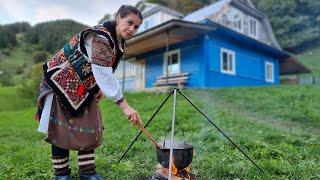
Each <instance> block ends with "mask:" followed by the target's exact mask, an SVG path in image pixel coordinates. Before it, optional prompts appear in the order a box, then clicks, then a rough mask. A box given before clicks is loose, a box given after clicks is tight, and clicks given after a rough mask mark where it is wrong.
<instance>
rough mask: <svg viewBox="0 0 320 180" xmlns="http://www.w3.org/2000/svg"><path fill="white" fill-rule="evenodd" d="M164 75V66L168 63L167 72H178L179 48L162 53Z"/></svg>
mask: <svg viewBox="0 0 320 180" xmlns="http://www.w3.org/2000/svg"><path fill="white" fill-rule="evenodd" d="M164 58H165V59H164V68H163V69H164V71H163V72H164V73H163V74H164V75H166V74H167V73H166V72H167V70H166V66H167V65H168V73H169V74H176V73H180V50H174V51H170V52H168V54H167V53H165V55H164Z"/></svg>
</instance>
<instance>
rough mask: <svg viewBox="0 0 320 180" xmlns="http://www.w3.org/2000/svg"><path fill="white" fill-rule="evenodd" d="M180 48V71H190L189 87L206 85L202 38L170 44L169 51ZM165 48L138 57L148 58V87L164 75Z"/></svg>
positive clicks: (146, 70)
mask: <svg viewBox="0 0 320 180" xmlns="http://www.w3.org/2000/svg"><path fill="white" fill-rule="evenodd" d="M176 49H180V72H181V73H183V72H189V79H188V82H187V84H186V86H188V87H204V85H205V77H204V73H205V71H204V67H203V64H204V62H205V60H204V58H203V49H202V40H201V38H197V39H193V40H189V41H186V42H183V43H179V44H175V45H170V46H169V51H172V50H176ZM164 53H165V48H162V49H158V50H156V51H152V52H149V53H147V54H143V55H140V56H139V57H138V58H139V59H142V58H145V59H146V69H145V73H146V74H145V77H146V82H145V84H146V87H147V88H149V87H153V84H154V83H155V82H156V79H157V77H158V76H162V75H164V72H163V70H164V67H163V54H164Z"/></svg>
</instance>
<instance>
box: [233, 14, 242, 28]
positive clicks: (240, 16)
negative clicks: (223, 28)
mask: <svg viewBox="0 0 320 180" xmlns="http://www.w3.org/2000/svg"><path fill="white" fill-rule="evenodd" d="M238 15H239V18H240V21H241V28H240V29H238V28H236V27H234V24H233V29H235V30H236V31H238V32H241V33H243V32H244V28H243V25H244V15H243V14H242V13H241V12H239V14H238ZM233 23H235V21H233Z"/></svg>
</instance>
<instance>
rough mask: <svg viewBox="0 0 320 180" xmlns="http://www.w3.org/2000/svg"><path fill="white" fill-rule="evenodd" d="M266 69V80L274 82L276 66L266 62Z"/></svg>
mask: <svg viewBox="0 0 320 180" xmlns="http://www.w3.org/2000/svg"><path fill="white" fill-rule="evenodd" d="M265 71H266V81H267V82H274V68H273V63H271V62H266V63H265Z"/></svg>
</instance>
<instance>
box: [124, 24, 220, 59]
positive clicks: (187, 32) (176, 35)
mask: <svg viewBox="0 0 320 180" xmlns="http://www.w3.org/2000/svg"><path fill="white" fill-rule="evenodd" d="M214 29H215V27H214V26H211V25H206V24H199V23H194V22H188V21H183V20H180V19H171V20H169V21H167V22H165V23H162V24H160V25H158V26H155V27H153V28H151V29H148V30H146V31H143V32H141V33H139V34H137V35H135V36H133V37H132V38H130V39H128V40H127V41H126V52H125V57H126V58H128V57H132V56H137V55H139V54H142V53H147V52H149V51H152V50H156V49H159V48H163V47H166V42H167V41H166V37H167V32H168V33H169V38H168V44H169V45H170V44H176V43H179V42H183V41H186V40H189V39H193V38H196V37H199V36H200V35H202V34H205V33H208V32H211V31H213V30H214Z"/></svg>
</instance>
